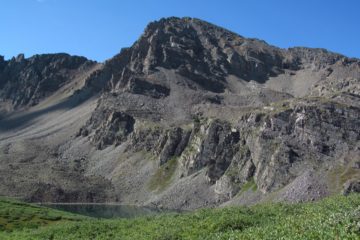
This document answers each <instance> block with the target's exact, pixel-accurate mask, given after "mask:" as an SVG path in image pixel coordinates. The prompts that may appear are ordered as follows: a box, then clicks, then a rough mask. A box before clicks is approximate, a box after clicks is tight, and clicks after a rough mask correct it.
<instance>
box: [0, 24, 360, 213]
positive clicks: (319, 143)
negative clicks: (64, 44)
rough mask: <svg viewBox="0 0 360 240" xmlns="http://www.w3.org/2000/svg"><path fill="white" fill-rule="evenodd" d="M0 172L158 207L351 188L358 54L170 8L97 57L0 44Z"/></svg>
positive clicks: (67, 196) (40, 188)
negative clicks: (278, 39) (243, 31)
mask: <svg viewBox="0 0 360 240" xmlns="http://www.w3.org/2000/svg"><path fill="white" fill-rule="evenodd" d="M0 182H1V184H0V195H5V196H12V197H18V198H22V199H25V200H28V201H34V202H118V203H122V204H137V205H143V206H151V207H162V208H169V209H196V208H200V207H205V206H209V207H211V206H223V205H233V204H254V203H258V202H264V201H289V202H301V201H314V200H318V199H320V198H323V197H325V196H329V195H332V194H336V193H343V194H349V193H350V192H359V191H360V190H359V185H360V60H359V59H354V58H348V57H345V56H343V55H340V54H336V53H332V52H329V51H327V50H325V49H312V48H304V47H296V48H289V49H281V48H277V47H274V46H271V45H269V44H267V43H266V42H265V41H262V40H258V39H250V38H245V37H242V36H240V35H238V34H236V33H233V32H231V31H229V30H226V29H223V28H221V27H218V26H215V25H212V24H210V23H207V22H205V21H202V20H199V19H194V18H175V17H172V18H166V19H161V20H159V21H155V22H152V23H150V24H149V25H148V26H147V27H146V29H145V31H144V33H143V34H142V35H141V36H140V38H139V39H138V40H137V41H136V42H135V43H134V44H133V45H132V46H131V47H129V48H124V49H122V50H121V52H120V53H119V54H117V55H115V56H114V57H113V58H111V59H109V60H107V61H105V62H104V63H97V62H94V61H90V60H87V59H86V58H84V57H78V56H70V55H67V54H46V55H35V56H33V57H30V58H25V57H24V55H19V56H17V57H14V58H12V59H11V60H5V59H4V58H3V57H1V58H0Z"/></svg>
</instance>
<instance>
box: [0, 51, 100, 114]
mask: <svg viewBox="0 0 360 240" xmlns="http://www.w3.org/2000/svg"><path fill="white" fill-rule="evenodd" d="M94 65H95V62H93V61H89V60H87V59H86V58H84V57H77V56H70V55H68V54H44V55H35V56H33V57H31V58H27V59H26V58H25V57H24V55H23V54H20V55H18V56H17V57H13V58H12V59H11V60H9V61H5V60H4V58H3V57H2V58H1V59H0V101H1V102H7V103H8V106H9V108H10V109H16V108H20V107H24V106H34V105H36V104H38V103H39V102H40V101H41V100H43V99H44V98H46V97H49V96H50V95H51V94H52V93H54V92H56V91H57V90H59V89H60V88H61V87H63V86H65V85H66V84H67V83H69V82H71V81H72V80H73V79H74V78H75V77H76V75H79V74H82V73H83V72H84V71H86V70H87V69H89V68H91V67H93V66H94Z"/></svg>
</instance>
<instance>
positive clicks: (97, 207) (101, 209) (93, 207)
mask: <svg viewBox="0 0 360 240" xmlns="http://www.w3.org/2000/svg"><path fill="white" fill-rule="evenodd" d="M42 206H45V207H49V208H54V209H58V210H61V211H66V212H71V213H76V214H80V215H85V216H89V217H95V218H134V217H140V216H149V215H156V214H159V213H161V211H160V210H156V209H151V208H144V207H136V206H125V205H111V204H42Z"/></svg>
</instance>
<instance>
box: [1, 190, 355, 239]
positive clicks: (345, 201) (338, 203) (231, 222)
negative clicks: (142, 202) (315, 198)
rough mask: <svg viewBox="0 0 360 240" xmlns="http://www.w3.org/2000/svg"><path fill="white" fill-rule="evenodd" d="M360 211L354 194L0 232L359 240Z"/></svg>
mask: <svg viewBox="0 0 360 240" xmlns="http://www.w3.org/2000/svg"><path fill="white" fill-rule="evenodd" d="M359 206H360V195H359V194H352V195H349V196H348V197H344V196H336V197H331V198H328V199H324V200H322V201H320V202H315V203H300V204H281V203H276V204H262V205H256V206H252V207H229V208H221V209H203V210H198V211H195V212H190V213H176V214H175V213H172V214H165V215H164V214H161V215H158V216H148V217H140V218H135V219H113V220H96V219H90V218H87V219H85V218H84V219H82V220H81V221H78V222H71V221H68V222H59V223H58V224H52V225H47V226H45V227H38V228H21V229H16V231H13V232H6V231H1V230H0V239H4V240H26V239H53V240H60V239H61V240H63V239H67V240H72V239H73V240H75V239H76V240H81V239H93V240H94V239H102V240H106V239H109V240H110V239H123V240H128V239H129V240H130V239H131V240H133V239H137V240H142V239H159V240H165V239H169V240H172V239H174V240H176V239H184V240H193V239H207V240H212V239H214V240H215V239H224V240H225V239H226V240H228V239H294V240H296V239H359V238H360V228H359V224H360V207H359ZM24 208H27V206H24ZM35 216H36V214H35Z"/></svg>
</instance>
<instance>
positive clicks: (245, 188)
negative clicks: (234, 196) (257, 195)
mask: <svg viewBox="0 0 360 240" xmlns="http://www.w3.org/2000/svg"><path fill="white" fill-rule="evenodd" d="M248 190H251V191H256V190H257V185H256V182H255V180H254V178H253V177H252V178H250V179H249V181H247V182H246V183H245V184H244V185H243V186H242V187H241V190H240V194H241V193H243V192H246V191H248Z"/></svg>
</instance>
